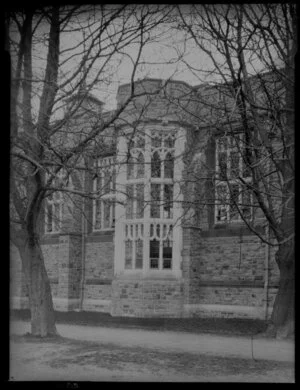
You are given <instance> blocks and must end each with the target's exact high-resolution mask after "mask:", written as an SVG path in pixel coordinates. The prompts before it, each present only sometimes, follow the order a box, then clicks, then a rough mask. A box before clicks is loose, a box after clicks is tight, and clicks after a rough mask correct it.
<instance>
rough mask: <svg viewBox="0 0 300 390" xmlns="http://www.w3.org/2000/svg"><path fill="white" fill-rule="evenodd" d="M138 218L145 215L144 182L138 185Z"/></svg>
mask: <svg viewBox="0 0 300 390" xmlns="http://www.w3.org/2000/svg"><path fill="white" fill-rule="evenodd" d="M136 197H137V201H136V218H143V217H144V184H137V186H136Z"/></svg>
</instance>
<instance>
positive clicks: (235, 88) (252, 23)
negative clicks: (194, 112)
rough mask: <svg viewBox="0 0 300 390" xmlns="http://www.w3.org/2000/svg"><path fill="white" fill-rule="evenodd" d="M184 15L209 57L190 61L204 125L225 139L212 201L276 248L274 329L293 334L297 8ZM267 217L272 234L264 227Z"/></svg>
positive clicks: (183, 10) (222, 214)
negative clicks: (201, 61) (201, 63)
mask: <svg viewBox="0 0 300 390" xmlns="http://www.w3.org/2000/svg"><path fill="white" fill-rule="evenodd" d="M178 15H179V21H178V24H177V27H178V28H181V29H182V31H185V33H186V43H187V44H188V43H190V42H192V44H193V48H194V50H195V51H196V50H198V56H199V58H200V56H205V58H206V59H207V63H206V68H205V69H204V68H201V66H197V64H196V65H195V62H193V63H191V62H189V61H187V60H186V61H185V64H186V65H187V66H188V68H189V69H190V70H191V71H192V72H193V74H194V75H198V76H199V80H201V82H203V80H209V81H210V82H208V83H207V84H206V85H202V86H199V88H198V89H197V96H198V99H199V105H200V107H202V108H201V109H199V111H198V112H199V114H198V120H199V125H200V126H205V125H209V126H210V127H211V128H214V129H215V132H214V137H221V138H220V139H219V143H218V145H219V150H217V153H219V154H218V158H217V162H218V165H217V167H216V168H217V171H216V174H215V175H213V176H211V181H210V182H211V183H213V187H212V191H211V195H210V198H208V197H207V195H206V200H205V202H207V203H209V204H214V202H215V201H216V202H219V204H220V207H219V209H218V211H219V215H218V216H217V218H220V220H221V219H222V218H224V220H225V221H226V220H228V219H230V218H231V217H230V213H231V214H232V218H237V217H238V218H240V219H241V220H243V221H244V223H246V225H247V226H248V227H249V228H250V230H251V231H252V232H254V233H255V234H256V235H257V236H258V237H260V238H261V240H263V241H264V242H266V243H268V245H271V246H274V247H275V248H276V249H277V251H276V256H275V257H276V262H277V265H278V267H279V271H280V283H279V289H278V293H277V296H276V300H275V303H274V307H273V312H272V316H271V324H270V326H269V331H270V332H272V333H273V334H277V335H281V336H282V335H289V334H292V333H293V332H294V261H295V255H294V189H295V184H294V109H295V106H294V91H295V90H294V78H295V77H294V72H295V55H296V51H297V20H296V6H295V5H294V4H266V5H259V4H256V5H233V4H228V5H201V6H200V5H192V6H178ZM183 60H184V57H183ZM229 142H232V144H231V146H230V147H231V149H232V154H230V155H228V154H227V155H226V150H227V149H228V147H229V144H228V143H229ZM226 143H227V144H226ZM230 159H231V160H230ZM239 162H240V163H241V164H242V165H240V166H239ZM229 168H230V169H229ZM218 190H219V191H218ZM203 202H204V200H202V203H203ZM205 202H204V203H205ZM222 207H223V209H222ZM262 216H263V217H264V221H265V222H264V226H267V229H269V232H270V235H269V236H268V235H265V234H263V233H262V232H261V230H260V229H259V225H260V226H261V220H260V222H259V219H258V217H262Z"/></svg>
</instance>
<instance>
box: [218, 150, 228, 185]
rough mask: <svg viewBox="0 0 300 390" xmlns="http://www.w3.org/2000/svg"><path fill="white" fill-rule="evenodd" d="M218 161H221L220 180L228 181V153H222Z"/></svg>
mask: <svg viewBox="0 0 300 390" xmlns="http://www.w3.org/2000/svg"><path fill="white" fill-rule="evenodd" d="M218 161H219V175H220V179H223V180H224V179H226V177H227V153H226V152H220V153H219V154H218Z"/></svg>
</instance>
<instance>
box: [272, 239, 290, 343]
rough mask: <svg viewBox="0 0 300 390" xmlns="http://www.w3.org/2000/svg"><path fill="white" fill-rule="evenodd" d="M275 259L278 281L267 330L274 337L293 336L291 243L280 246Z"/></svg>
mask: <svg viewBox="0 0 300 390" xmlns="http://www.w3.org/2000/svg"><path fill="white" fill-rule="evenodd" d="M276 261H277V264H278V266H279V270H280V281H279V289H278V292H277V295H276V299H275V302H274V306H273V312H272V316H271V324H270V327H269V331H271V332H273V333H274V335H275V336H276V337H278V338H283V337H290V336H293V335H294V330H295V312H294V310H295V270H294V248H293V246H292V245H291V243H286V244H283V245H281V246H280V248H279V250H278V252H277V253H276Z"/></svg>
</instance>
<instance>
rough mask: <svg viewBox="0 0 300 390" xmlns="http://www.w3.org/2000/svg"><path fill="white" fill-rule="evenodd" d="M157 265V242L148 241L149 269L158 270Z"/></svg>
mask: <svg viewBox="0 0 300 390" xmlns="http://www.w3.org/2000/svg"><path fill="white" fill-rule="evenodd" d="M158 263H159V241H158V240H151V241H150V268H152V269H158Z"/></svg>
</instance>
